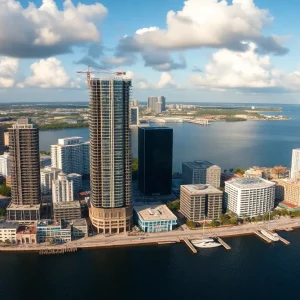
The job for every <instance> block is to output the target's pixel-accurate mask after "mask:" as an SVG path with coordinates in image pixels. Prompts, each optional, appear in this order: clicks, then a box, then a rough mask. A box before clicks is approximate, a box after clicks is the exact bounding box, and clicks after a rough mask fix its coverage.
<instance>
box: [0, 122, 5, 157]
mask: <svg viewBox="0 0 300 300" xmlns="http://www.w3.org/2000/svg"><path fill="white" fill-rule="evenodd" d="M4 150H5V141H4V128H3V127H2V126H0V155H1V154H3V153H4Z"/></svg>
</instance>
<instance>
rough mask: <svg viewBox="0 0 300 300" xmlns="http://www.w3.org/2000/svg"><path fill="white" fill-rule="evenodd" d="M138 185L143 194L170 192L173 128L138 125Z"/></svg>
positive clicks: (167, 193) (164, 193) (166, 193)
mask: <svg viewBox="0 0 300 300" xmlns="http://www.w3.org/2000/svg"><path fill="white" fill-rule="evenodd" d="M138 139H139V141H138V159H139V169H138V185H139V190H140V192H141V193H142V194H144V195H145V196H152V195H169V194H171V192H172V158H173V129H172V128H167V127H139V133H138Z"/></svg>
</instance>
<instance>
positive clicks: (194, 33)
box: [118, 0, 288, 54]
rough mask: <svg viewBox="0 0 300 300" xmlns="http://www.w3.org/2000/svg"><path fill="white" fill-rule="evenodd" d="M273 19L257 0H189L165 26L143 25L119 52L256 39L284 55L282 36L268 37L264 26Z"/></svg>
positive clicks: (237, 45) (235, 44)
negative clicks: (256, 3)
mask: <svg viewBox="0 0 300 300" xmlns="http://www.w3.org/2000/svg"><path fill="white" fill-rule="evenodd" d="M272 21H273V17H272V16H271V15H270V14H269V12H268V10H266V9H260V8H258V7H257V6H256V5H255V3H254V0H232V4H231V3H229V1H225V0H221V1H219V0H187V1H185V2H184V6H183V8H182V10H181V11H178V12H177V13H176V12H174V11H169V12H168V14H167V20H166V24H167V27H166V29H158V28H157V27H150V28H143V29H140V30H137V31H136V34H135V35H133V36H127V37H125V38H123V39H122V40H121V41H120V44H119V49H118V50H119V51H128V52H143V51H146V50H147V49H149V48H150V49H155V48H156V49H160V50H165V51H171V50H183V49H191V48H200V47H214V48H227V49H231V50H242V51H244V50H245V47H244V45H243V43H242V41H244V40H246V41H253V42H255V43H256V44H257V45H258V47H259V48H260V51H265V52H271V53H275V54H285V53H286V52H287V51H288V50H287V49H286V48H283V47H282V46H281V44H280V41H281V39H280V37H278V36H276V37H273V36H269V37H265V36H264V35H263V33H262V31H263V29H264V28H265V27H266V26H267V25H268V24H270V23H271V22H272Z"/></svg>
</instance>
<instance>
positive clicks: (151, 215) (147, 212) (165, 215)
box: [133, 204, 177, 221]
mask: <svg viewBox="0 0 300 300" xmlns="http://www.w3.org/2000/svg"><path fill="white" fill-rule="evenodd" d="M133 209H134V210H135V212H136V213H137V214H138V216H139V218H140V219H142V220H144V221H160V220H177V217H176V216H175V215H174V214H173V213H172V212H171V210H170V209H169V208H168V207H167V206H166V205H164V204H158V205H141V206H139V205H137V206H134V207H133Z"/></svg>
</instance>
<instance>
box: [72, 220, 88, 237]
mask: <svg viewBox="0 0 300 300" xmlns="http://www.w3.org/2000/svg"><path fill="white" fill-rule="evenodd" d="M71 224H72V237H73V238H74V239H80V238H82V237H86V236H88V225H87V222H86V219H76V220H72V222H71Z"/></svg>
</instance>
